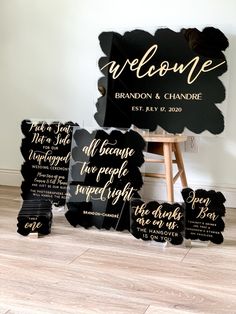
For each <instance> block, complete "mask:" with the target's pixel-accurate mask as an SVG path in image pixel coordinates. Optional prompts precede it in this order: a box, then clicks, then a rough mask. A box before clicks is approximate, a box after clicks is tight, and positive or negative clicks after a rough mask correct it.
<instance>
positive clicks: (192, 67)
mask: <svg viewBox="0 0 236 314" xmlns="http://www.w3.org/2000/svg"><path fill="white" fill-rule="evenodd" d="M157 49H158V45H153V46H151V47H150V48H149V49H148V50H147V51H146V52H145V54H144V55H143V57H142V58H141V60H140V61H139V59H137V58H135V59H133V60H132V61H131V60H129V59H126V60H125V62H124V64H123V66H121V65H120V64H117V63H116V61H110V62H108V63H106V64H105V65H104V66H103V67H102V68H101V70H103V69H104V68H106V67H107V68H108V72H109V73H111V74H112V78H113V79H114V80H115V79H117V78H118V77H119V76H120V75H121V74H122V72H123V71H124V69H125V68H126V66H127V65H129V70H130V71H132V72H136V73H135V74H136V77H137V78H143V77H145V76H148V77H152V76H154V75H156V74H158V75H159V76H164V75H166V74H167V72H168V71H172V72H174V73H176V72H179V73H180V74H183V73H184V72H185V71H186V70H189V73H188V76H187V83H188V84H192V83H193V82H195V81H196V79H197V78H198V77H199V76H200V74H202V73H206V72H210V71H213V70H215V69H216V68H218V67H220V66H221V65H223V64H224V63H225V62H226V61H222V62H220V63H218V64H216V65H213V66H211V65H212V63H213V62H212V60H207V61H205V62H204V63H203V64H202V66H201V67H200V69H199V70H198V71H197V72H196V68H197V65H198V64H199V61H200V57H198V56H196V57H195V58H193V59H191V60H190V61H189V62H188V63H187V64H183V63H181V64H178V63H175V64H174V66H173V67H171V66H170V64H169V62H168V61H166V60H164V61H162V62H161V63H160V65H159V67H156V66H155V65H153V64H152V65H150V67H149V68H148V70H147V71H146V72H144V73H141V71H142V70H143V66H144V65H145V64H147V63H148V62H149V61H150V60H151V59H152V58H153V56H154V55H155V53H156V51H157ZM195 72H196V73H195Z"/></svg>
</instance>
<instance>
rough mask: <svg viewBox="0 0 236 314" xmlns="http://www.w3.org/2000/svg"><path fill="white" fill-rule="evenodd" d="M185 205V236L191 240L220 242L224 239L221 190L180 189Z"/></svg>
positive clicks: (223, 208) (223, 211)
mask: <svg viewBox="0 0 236 314" xmlns="http://www.w3.org/2000/svg"><path fill="white" fill-rule="evenodd" d="M182 196H183V198H184V201H185V205H186V225H185V237H186V239H191V240H197V239H199V240H201V241H211V242H213V243H215V244H220V243H222V242H223V241H224V238H223V235H222V231H224V227H225V224H224V221H223V219H222V217H223V216H224V215H225V206H224V202H225V201H226V200H225V197H224V195H223V194H222V193H221V192H216V191H213V190H211V191H206V190H202V189H199V190H195V191H194V190H192V189H190V188H186V189H184V190H183V191H182Z"/></svg>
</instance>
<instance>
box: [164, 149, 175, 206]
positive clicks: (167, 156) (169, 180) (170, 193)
mask: <svg viewBox="0 0 236 314" xmlns="http://www.w3.org/2000/svg"><path fill="white" fill-rule="evenodd" d="M163 152H164V160H165V173H166V184H167V199H168V201H169V202H174V183H173V169H172V144H171V143H163Z"/></svg>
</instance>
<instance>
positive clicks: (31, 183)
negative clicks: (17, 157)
mask: <svg viewBox="0 0 236 314" xmlns="http://www.w3.org/2000/svg"><path fill="white" fill-rule="evenodd" d="M73 125H74V124H73V123H72V122H67V123H61V122H53V123H47V122H45V121H40V122H33V121H30V120H23V121H22V124H21V130H22V133H23V134H24V136H25V138H23V140H22V144H21V153H22V156H23V157H24V159H25V162H24V164H23V165H22V167H21V173H22V176H23V178H24V181H23V182H22V185H21V190H22V194H21V195H22V198H23V199H24V200H29V199H46V200H50V201H52V202H53V203H55V204H58V205H63V204H65V199H66V192H67V181H68V171H69V162H70V157H71V152H70V151H71V137H72V129H73Z"/></svg>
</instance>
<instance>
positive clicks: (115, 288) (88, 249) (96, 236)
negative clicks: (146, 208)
mask: <svg viewBox="0 0 236 314" xmlns="http://www.w3.org/2000/svg"><path fill="white" fill-rule="evenodd" d="M20 204H21V200H20V191H19V189H18V188H13V187H4V186H0V314H25V313H26V314H38V313H40V314H47V313H50V314H51V313H57V314H67V313H68V314H69V313H75V314H77V313H78V314H80V313H86V314H89V313H108V314H112V313H124V314H126V313H131V314H144V313H145V314H159V313H160V314H162V313H164V314H165V313H173V314H184V313H214V314H215V313H216V314H217V313H219V314H221V313H236V250H235V244H236V228H235V225H236V209H228V210H227V215H226V217H225V222H226V230H225V232H224V235H225V242H224V244H223V245H220V246H216V245H209V246H208V247H206V246H204V245H200V246H199V245H195V246H194V247H191V248H187V247H184V246H181V247H173V246H167V247H166V248H162V247H160V246H158V245H157V244H155V243H147V242H142V240H137V239H135V238H133V237H132V236H131V235H130V234H128V233H119V232H114V231H99V230H95V229H91V230H84V229H83V228H73V227H72V226H70V225H69V223H68V222H67V220H66V219H65V217H64V213H63V212H59V211H57V212H56V213H54V220H53V227H52V233H51V234H50V235H48V236H45V237H42V238H32V237H23V236H21V235H19V234H18V233H17V232H16V218H17V214H18V211H19V208H20Z"/></svg>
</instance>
